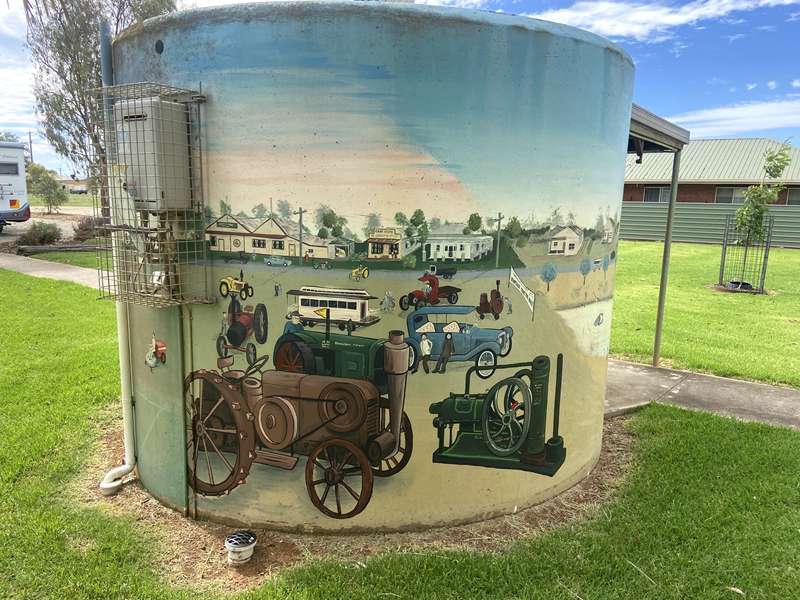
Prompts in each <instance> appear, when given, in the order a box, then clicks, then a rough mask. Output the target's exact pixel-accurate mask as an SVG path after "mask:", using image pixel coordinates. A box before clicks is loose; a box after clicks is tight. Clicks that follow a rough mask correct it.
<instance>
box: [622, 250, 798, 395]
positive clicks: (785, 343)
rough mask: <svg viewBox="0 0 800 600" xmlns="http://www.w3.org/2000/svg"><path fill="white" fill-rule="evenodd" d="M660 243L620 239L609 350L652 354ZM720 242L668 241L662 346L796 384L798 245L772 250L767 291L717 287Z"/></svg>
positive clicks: (698, 366)
mask: <svg viewBox="0 0 800 600" xmlns="http://www.w3.org/2000/svg"><path fill="white" fill-rule="evenodd" d="M661 251H662V244H661V243H656V242H625V241H623V242H620V246H619V253H618V255H619V263H618V265H617V282H616V292H615V296H614V321H613V327H612V332H611V351H612V352H613V353H615V354H618V355H621V356H624V357H627V358H631V359H633V360H638V361H642V362H650V360H651V357H652V352H653V336H654V330H655V315H656V306H657V303H658V282H659V272H660V269H661ZM719 257H720V247H719V246H717V245H704V244H673V246H672V256H671V262H670V272H669V288H668V292H667V305H666V311H665V316H664V336H663V341H662V349H661V354H662V356H663V357H664V358H665V359H668V362H670V363H671V364H672V365H673V366H675V367H678V368H686V369H692V370H699V371H708V372H711V373H715V374H717V375H722V376H730V377H740V378H745V379H757V380H761V381H766V382H771V383H783V384H788V385H792V386H795V387H800V250H785V249H774V250H772V251H771V252H770V257H769V270H768V272H767V288H768V289H769V290H770V291H771V292H774V293H771V294H770V295H751V294H731V293H721V292H717V291H715V290H714V289H713V288H712V287H711V284H714V283H716V281H717V278H718V275H719Z"/></svg>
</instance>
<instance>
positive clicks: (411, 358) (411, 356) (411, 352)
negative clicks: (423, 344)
mask: <svg viewBox="0 0 800 600" xmlns="http://www.w3.org/2000/svg"><path fill="white" fill-rule="evenodd" d="M417 354H418V352H417V349H416V348H415V347H414V345H413V344H409V345H408V370H409V371H413V370H414V368H415V367H416V366H417V360H418V358H419V357H418V356H417Z"/></svg>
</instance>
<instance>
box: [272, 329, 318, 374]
mask: <svg viewBox="0 0 800 600" xmlns="http://www.w3.org/2000/svg"><path fill="white" fill-rule="evenodd" d="M272 362H273V364H274V365H275V368H276V369H277V370H278V371H288V372H289V373H306V374H308V375H313V374H314V372H315V371H316V369H315V367H314V353H313V352H312V351H311V348H310V347H309V346H308V344H306V343H305V342H303V341H300V340H298V339H292V338H291V337H289V338H288V339H284V340H282V341H281V340H278V343H277V344H276V345H275V352H274V353H273V357H272Z"/></svg>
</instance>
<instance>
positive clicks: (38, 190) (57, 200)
mask: <svg viewBox="0 0 800 600" xmlns="http://www.w3.org/2000/svg"><path fill="white" fill-rule="evenodd" d="M26 171H27V173H26V178H27V185H28V192H29V193H31V194H33V195H34V196H39V197H40V198H41V199H42V200H43V201H44V203H45V205H46V206H47V213H48V214H51V213H52V212H53V211H55V210H58V207H59V206H61V205H62V204H64V203H65V202H67V200H69V196H68V195H67V192H66V190H64V188H63V187H61V184H60V183H59V182H58V180H57V179H56V178H55V172H54V171H50V170H48V169H47V168H45V167H43V166H42V165H39V164H36V163H32V164H30V165H28V168H27V169H26Z"/></svg>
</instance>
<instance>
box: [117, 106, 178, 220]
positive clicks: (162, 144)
mask: <svg viewBox="0 0 800 600" xmlns="http://www.w3.org/2000/svg"><path fill="white" fill-rule="evenodd" d="M114 126H115V133H116V136H115V137H116V145H117V147H116V154H117V160H116V162H117V164H119V165H125V166H127V169H126V175H125V182H124V186H125V190H126V192H127V194H128V195H129V196H130V197H131V198H132V199H133V202H134V206H135V208H136V210H145V211H161V210H187V209H189V208H191V204H192V185H191V162H190V153H189V146H190V144H189V119H188V112H187V109H186V106H185V105H184V104H182V103H179V102H170V101H168V100H163V99H161V98H158V97H148V98H132V99H126V100H121V101H119V102H117V103H116V104H115V105H114Z"/></svg>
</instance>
